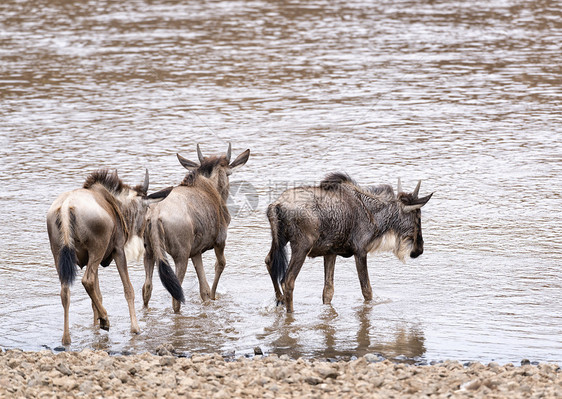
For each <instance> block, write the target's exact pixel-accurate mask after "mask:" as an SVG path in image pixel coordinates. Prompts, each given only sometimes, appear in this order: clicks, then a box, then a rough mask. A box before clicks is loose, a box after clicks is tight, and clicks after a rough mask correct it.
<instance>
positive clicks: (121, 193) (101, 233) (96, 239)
mask: <svg viewBox="0 0 562 399" xmlns="http://www.w3.org/2000/svg"><path fill="white" fill-rule="evenodd" d="M148 180H149V178H148V171H146V174H145V178H144V183H143V184H140V185H138V186H136V187H134V188H131V187H129V186H128V185H126V184H124V183H123V182H122V181H121V179H120V178H119V177H118V175H117V171H109V170H105V169H102V170H97V171H95V172H93V173H91V174H90V175H89V176H88V177H87V179H86V181H85V183H84V185H83V187H82V188H80V189H77V190H73V191H69V192H66V193H64V194H61V195H60V196H59V197H58V198H57V199H56V200H55V202H53V204H52V205H51V207H50V209H49V211H48V213H47V231H48V233H49V241H50V244H51V251H52V253H53V257H54V260H55V265H56V269H57V272H58V275H59V280H60V282H61V292H60V295H61V300H62V305H63V308H64V333H63V336H62V343H63V344H64V345H69V344H70V341H71V340H70V331H69V319H68V308H69V305H70V289H69V287H70V285H71V284H72V283H73V281H74V279H75V277H76V273H77V268H76V265H78V266H80V268H82V267H84V266H86V271H85V272H84V276H83V277H82V284H83V285H84V288H85V289H86V291H87V292H88V295H89V296H90V298H91V300H92V309H93V311H94V324H97V322H98V320H99V322H100V328H102V329H104V330H109V320H108V318H107V311H106V310H105V308H104V307H103V305H102V296H101V292H100V288H99V280H98V266H99V265H100V264H101V265H102V266H108V265H109V264H110V263H111V261H112V260H115V264H116V265H117V270H118V271H119V276H120V277H121V281H122V283H123V288H124V291H125V298H126V300H127V304H128V306H129V314H130V317H131V332H133V333H138V332H139V331H140V330H139V325H138V322H137V316H136V314H135V305H134V299H135V294H134V291H133V287H132V285H131V281H130V280H129V273H128V271H127V260H126V256H125V252H126V251H127V252H135V251H136V252H137V254H139V253H142V251H143V241H142V238H141V237H142V235H143V230H144V226H145V215H146V210H147V209H148V203H149V202H151V201H156V200H148V199H147V198H146V194H147V190H148V183H149V181H148ZM139 246H140V247H139Z"/></svg>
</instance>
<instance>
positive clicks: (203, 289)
mask: <svg viewBox="0 0 562 399" xmlns="http://www.w3.org/2000/svg"><path fill="white" fill-rule="evenodd" d="M191 260H192V261H193V266H194V267H195V272H196V273H197V279H198V280H199V293H200V294H201V299H203V300H204V301H206V300H208V299H211V288H210V287H209V283H207V277H205V269H204V268H203V259H202V258H201V254H200V253H199V254H197V255H195V256H193V257H192V258H191Z"/></svg>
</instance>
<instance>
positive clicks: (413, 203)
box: [400, 193, 433, 212]
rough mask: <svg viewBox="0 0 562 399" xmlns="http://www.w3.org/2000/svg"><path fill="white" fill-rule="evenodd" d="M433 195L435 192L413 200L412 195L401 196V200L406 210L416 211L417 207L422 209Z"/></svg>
mask: <svg viewBox="0 0 562 399" xmlns="http://www.w3.org/2000/svg"><path fill="white" fill-rule="evenodd" d="M432 195H433V193H431V194H429V195H426V196H425V197H422V198H414V199H413V200H412V199H411V197H410V196H403V197H401V199H400V200H401V201H402V203H403V204H404V212H411V211H415V210H416V209H420V208H421V207H422V206H424V205H425V204H427V201H429V200H430V199H431V196H432Z"/></svg>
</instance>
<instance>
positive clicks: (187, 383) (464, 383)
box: [0, 345, 562, 399]
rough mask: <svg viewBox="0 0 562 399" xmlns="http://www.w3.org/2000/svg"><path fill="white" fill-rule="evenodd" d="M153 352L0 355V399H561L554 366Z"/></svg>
mask: <svg viewBox="0 0 562 399" xmlns="http://www.w3.org/2000/svg"><path fill="white" fill-rule="evenodd" d="M155 353H157V354H150V353H142V354H138V355H122V354H121V355H119V354H117V355H115V356H110V355H109V354H108V353H106V352H103V351H96V350H89V349H88V350H83V351H80V352H69V351H65V352H60V353H53V352H51V351H47V350H43V351H40V352H22V351H17V350H8V351H2V352H0V398H3V397H16V398H17V397H37V398H41V397H47V398H50V397H68V396H82V397H86V398H90V397H92V398H95V397H102V396H107V397H115V398H130V397H139V398H141V397H170V398H171V397H179V396H188V397H193V398H210V397H213V398H232V397H244V398H275V399H285V398H299V397H310V398H332V397H337V398H340V397H341V398H355V397H369V398H386V397H400V398H402V397H405V398H409V397H423V396H430V397H435V398H446V397H455V398H457V397H458V398H469V397H470V398H487V397H493V398H528V397H541V398H556V397H558V398H560V397H562V371H561V369H560V367H559V365H557V364H547V363H541V364H539V365H533V364H532V363H529V364H527V363H525V365H523V366H517V367H516V366H514V365H513V364H507V365H500V364H498V363H496V362H491V363H490V364H488V365H482V364H480V363H470V365H468V366H463V365H462V364H461V363H458V362H451V361H445V362H440V363H436V364H434V365H427V366H419V365H410V364H405V363H398V364H396V363H394V362H391V361H389V360H382V361H381V359H380V358H379V356H378V355H375V354H373V355H371V356H369V355H366V356H364V357H361V358H354V357H351V358H350V359H351V360H350V361H343V360H335V359H331V361H327V360H324V361H322V360H318V359H303V358H300V359H297V360H293V359H291V358H290V357H288V356H286V355H282V356H279V357H278V356H276V355H268V356H263V355H256V356H254V357H252V358H247V357H240V358H238V359H236V361H224V359H223V357H222V356H221V355H218V354H213V355H201V354H195V355H193V357H191V358H186V357H180V356H178V355H177V354H176V353H175V351H174V348H172V347H170V346H168V345H165V346H164V345H163V346H161V347H159V348H158V350H157V351H155ZM168 353H170V354H173V355H168ZM375 359H376V360H375Z"/></svg>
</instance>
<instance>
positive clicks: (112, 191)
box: [83, 169, 129, 240]
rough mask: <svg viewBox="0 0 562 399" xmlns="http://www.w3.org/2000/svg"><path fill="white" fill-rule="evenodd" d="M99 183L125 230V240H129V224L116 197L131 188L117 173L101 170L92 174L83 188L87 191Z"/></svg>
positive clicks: (102, 192)
mask: <svg viewBox="0 0 562 399" xmlns="http://www.w3.org/2000/svg"><path fill="white" fill-rule="evenodd" d="M98 183H99V184H101V185H102V186H103V187H104V188H105V189H106V190H107V191H104V190H101V191H100V193H101V194H102V195H103V197H104V199H105V200H106V201H107V202H108V203H109V205H110V206H111V208H112V209H113V211H114V212H115V216H116V217H117V219H118V220H119V223H120V224H121V228H122V229H123V233H124V234H125V240H127V239H128V238H129V229H128V228H127V223H126V222H125V218H124V216H123V212H122V211H121V209H120V208H119V205H118V203H117V200H116V199H115V197H114V195H117V194H120V193H121V192H123V190H124V189H126V188H129V186H128V185H126V184H124V183H123V182H122V181H121V179H120V178H119V176H118V175H117V171H110V170H108V169H99V170H96V171H94V172H92V173H90V175H89V176H88V177H87V178H86V181H85V182H84V186H83V187H84V188H86V189H88V188H92V187H93V186H94V185H95V184H98Z"/></svg>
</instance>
